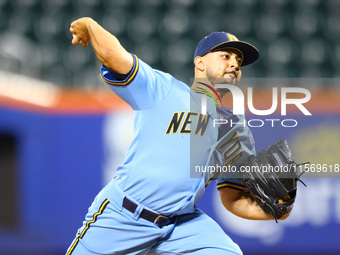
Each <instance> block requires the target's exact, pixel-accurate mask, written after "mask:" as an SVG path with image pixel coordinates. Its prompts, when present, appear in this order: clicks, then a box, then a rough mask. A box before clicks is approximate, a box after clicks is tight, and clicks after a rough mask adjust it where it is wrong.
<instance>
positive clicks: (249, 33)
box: [0, 0, 340, 255]
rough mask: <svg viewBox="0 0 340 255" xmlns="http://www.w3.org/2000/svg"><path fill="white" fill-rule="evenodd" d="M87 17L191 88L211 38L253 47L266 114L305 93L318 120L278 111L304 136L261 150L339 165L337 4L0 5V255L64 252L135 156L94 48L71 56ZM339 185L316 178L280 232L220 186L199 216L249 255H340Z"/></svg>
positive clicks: (180, 0)
mask: <svg viewBox="0 0 340 255" xmlns="http://www.w3.org/2000/svg"><path fill="white" fill-rule="evenodd" d="M83 16H90V17H92V18H94V19H95V20H97V21H98V23H100V24H101V25H103V26H104V27H105V28H106V29H107V30H109V31H110V32H111V33H113V34H115V35H116V36H117V37H118V38H119V40H120V41H121V43H122V44H123V45H124V46H125V48H126V49H127V50H128V51H130V52H133V53H135V54H137V56H139V58H141V59H143V60H144V61H145V62H147V63H148V64H150V65H151V66H153V67H154V68H157V69H160V70H164V71H167V72H169V73H171V74H172V75H174V76H175V77H176V78H178V79H180V80H183V81H185V82H187V83H188V84H189V83H190V80H191V79H192V77H193V65H192V56H193V53H194V50H195V47H196V44H197V43H198V41H199V40H200V39H201V38H202V37H203V36H205V35H207V34H209V33H210V32H211V31H218V30H219V31H228V32H231V33H234V34H235V35H236V36H237V37H238V38H239V39H240V40H244V41H248V42H250V43H252V44H253V45H255V46H256V47H257V48H258V49H259V51H260V59H259V61H258V62H257V63H255V64H254V65H251V66H249V67H245V68H244V72H243V77H244V79H242V81H241V83H242V84H241V85H242V86H243V87H247V86H256V92H255V96H254V101H255V106H261V107H263V105H264V107H265V108H261V109H267V108H268V107H270V102H271V94H270V93H271V90H270V89H271V87H273V86H277V87H279V86H296V87H304V88H307V89H310V90H311V92H312V99H311V100H310V102H309V103H308V104H306V107H307V109H308V110H310V111H311V112H312V114H313V115H312V116H304V115H302V113H301V112H299V111H297V109H292V110H289V112H288V113H289V114H288V116H281V115H280V114H279V113H278V112H276V113H275V114H273V116H271V118H273V119H275V118H277V119H282V118H290V119H291V118H293V119H296V120H297V121H298V122H299V125H298V126H297V127H296V128H283V127H280V126H277V127H275V128H271V127H270V126H268V125H267V126H265V127H263V128H254V129H253V133H254V137H255V140H256V142H257V145H256V148H257V149H258V150H259V149H262V148H265V147H266V146H267V145H268V144H272V143H274V142H275V141H276V140H278V139H281V138H287V139H288V141H289V142H290V144H291V145H292V147H293V149H294V152H295V154H296V157H297V158H298V159H300V160H301V161H302V162H303V161H311V162H312V163H314V164H327V165H333V166H334V165H335V164H339V163H340V161H339V158H340V147H339V144H340V131H339V130H340V107H339V104H338V102H339V101H340V90H339V88H340V87H339V85H338V83H339V78H340V77H339V76H340V69H339V68H340V44H339V41H340V40H339V39H340V26H339V24H340V1H338V0H295V1H294V0H262V1H260V0H237V1H236V0H232V1H226V0H209V1H208V0H197V1H195V0H135V1H133V0H100V1H94V0H82V1H81V0H0V206H1V209H0V255H19V254H20V255H33V254H34V255H57V254H64V253H65V250H66V249H67V247H68V245H69V244H70V243H71V241H72V240H73V238H74V236H75V232H76V229H77V228H78V227H79V226H80V225H81V224H82V220H83V218H84V216H85V213H86V212H87V208H88V206H89V205H90V204H91V202H92V200H93V198H94V196H95V195H96V194H97V193H98V191H99V190H100V189H101V188H102V187H103V185H105V183H107V182H108V181H109V180H110V178H112V176H113V175H114V169H115V166H116V165H117V164H119V163H121V162H122V160H123V158H124V155H125V152H126V150H127V147H128V145H129V141H130V139H131V136H132V118H131V116H132V112H131V110H130V109H129V107H128V106H127V105H126V104H125V103H124V102H122V101H121V100H119V98H117V97H116V96H115V95H114V94H113V93H111V91H110V90H109V89H108V88H107V87H106V85H104V83H103V82H102V80H101V79H100V78H99V73H98V70H99V66H100V65H99V62H98V61H97V60H96V58H95V56H94V54H93V52H92V50H91V49H83V48H82V47H81V46H72V44H71V34H70V32H69V25H70V23H71V22H72V21H73V20H75V19H77V18H79V17H83ZM267 102H268V104H267ZM266 107H267V108H266ZM250 117H251V116H250ZM253 118H256V119H264V118H262V117H261V116H260V117H259V116H256V117H254V116H253ZM127 127H131V128H130V129H127ZM338 176H339V173H333V174H328V175H326V174H325V175H322V176H321V177H323V178H306V179H307V180H306V181H305V182H306V183H307V185H308V187H307V188H303V187H302V186H299V187H300V189H299V196H298V201H297V204H296V207H295V209H294V211H293V213H292V216H291V217H290V218H289V220H287V221H285V222H280V223H279V224H276V223H275V222H251V221H246V220H242V219H238V218H235V217H233V216H232V215H230V214H228V213H227V212H226V211H225V210H224V209H223V208H221V203H220V202H219V201H218V199H216V197H218V196H217V194H216V193H217V192H216V188H215V185H210V186H209V187H208V189H207V192H206V194H205V196H204V197H203V198H202V199H201V200H200V201H199V206H200V207H201V208H202V209H203V210H204V211H206V212H207V213H208V214H209V215H210V216H211V217H213V218H214V219H215V220H216V221H218V222H219V223H220V225H221V226H222V227H223V228H224V229H225V231H226V233H228V234H229V235H230V236H231V237H232V238H233V239H234V240H235V241H236V242H237V243H238V244H239V245H240V246H241V247H242V249H243V250H244V252H245V254H340V243H339V241H338V235H339V233H340V195H339V194H340V181H339V180H340V179H339V178H336V177H338ZM307 177H308V175H307ZM310 177H313V176H310ZM317 177H320V176H317ZM324 177H328V178H324Z"/></svg>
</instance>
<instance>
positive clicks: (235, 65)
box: [230, 54, 240, 71]
mask: <svg viewBox="0 0 340 255" xmlns="http://www.w3.org/2000/svg"><path fill="white" fill-rule="evenodd" d="M230 67H233V68H235V69H236V70H237V71H238V70H240V63H239V62H238V56H237V55H236V54H233V55H232V56H231V58H230Z"/></svg>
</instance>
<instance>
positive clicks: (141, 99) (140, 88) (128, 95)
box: [100, 54, 173, 110]
mask: <svg viewBox="0 0 340 255" xmlns="http://www.w3.org/2000/svg"><path fill="white" fill-rule="evenodd" d="M132 56H133V67H132V69H131V71H130V72H129V74H128V76H127V77H125V79H124V80H117V79H116V78H115V77H113V76H112V75H111V74H110V70H109V69H108V68H107V67H106V66H104V65H102V66H101V68H100V76H101V78H102V79H103V80H104V81H105V82H106V83H107V84H108V85H109V87H110V88H111V90H112V91H114V92H115V93H116V94H117V95H118V96H119V97H120V98H122V99H123V100H124V101H125V102H127V103H128V104H129V105H130V106H131V107H132V109H133V110H143V109H147V108H151V107H153V106H155V105H156V104H158V103H159V102H161V101H162V100H163V99H164V98H165V97H166V95H167V94H168V92H169V90H170V88H171V85H172V81H173V77H172V76H171V75H170V74H167V73H164V72H161V71H158V70H155V69H153V68H151V67H150V66H149V65H148V64H146V63H144V62H143V61H142V60H140V59H138V57H137V56H136V55H134V54H132Z"/></svg>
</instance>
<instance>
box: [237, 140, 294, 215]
mask: <svg viewBox="0 0 340 255" xmlns="http://www.w3.org/2000/svg"><path fill="white" fill-rule="evenodd" d="M297 167H298V165H297V164H296V163H295V161H294V158H293V156H292V153H291V151H290V149H289V146H288V143H287V141H286V140H285V139H284V140H280V141H278V142H277V143H275V144H274V145H271V146H269V147H268V149H267V151H265V150H261V151H259V152H258V154H257V157H255V156H250V157H249V158H248V162H247V167H246V168H245V171H241V172H240V175H241V179H242V181H243V183H244V185H245V186H246V187H247V188H248V190H249V192H250V193H251V194H252V195H253V197H254V198H255V200H256V202H257V204H258V205H259V206H260V207H261V208H262V210H263V211H264V212H265V213H267V214H269V215H271V216H272V217H273V218H275V220H276V221H277V220H278V219H280V218H282V216H283V215H285V214H287V213H289V212H290V211H291V210H292V208H293V205H294V202H295V198H296V193H297V181H300V179H299V175H298V172H297ZM282 201H283V202H282Z"/></svg>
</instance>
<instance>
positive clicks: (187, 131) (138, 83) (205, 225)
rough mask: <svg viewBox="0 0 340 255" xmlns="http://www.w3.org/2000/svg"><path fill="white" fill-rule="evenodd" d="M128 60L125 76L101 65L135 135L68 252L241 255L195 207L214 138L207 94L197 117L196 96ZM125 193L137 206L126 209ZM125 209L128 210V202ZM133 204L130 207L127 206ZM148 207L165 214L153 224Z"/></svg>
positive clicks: (87, 254) (168, 77)
mask: <svg viewBox="0 0 340 255" xmlns="http://www.w3.org/2000/svg"><path fill="white" fill-rule="evenodd" d="M133 57H134V65H133V68H132V70H131V71H130V73H129V75H128V76H127V77H126V78H125V79H124V80H120V81H118V80H116V79H115V78H114V77H113V76H112V75H111V73H112V72H111V70H109V69H107V68H106V67H105V66H102V68H101V76H102V78H103V79H104V80H105V82H107V83H108V84H110V85H112V86H110V88H111V89H112V90H113V91H114V92H115V93H116V94H117V95H118V96H119V97H121V98H122V99H123V100H124V101H126V102H127V103H128V104H129V105H130V106H131V107H132V109H133V110H134V137H133V141H132V143H131V145H130V147H129V149H128V152H127V155H126V159H125V161H124V163H123V164H122V165H120V166H118V168H117V177H115V178H114V179H113V180H112V181H111V182H110V183H109V184H108V185H106V187H104V189H103V190H102V191H101V192H100V193H99V194H98V195H97V197H96V198H95V200H94V202H93V204H92V205H91V207H90V208H89V212H88V214H87V215H86V218H85V221H84V223H83V226H82V227H81V228H80V229H79V230H78V233H77V236H76V238H75V240H74V241H73V243H72V244H71V246H70V247H69V249H68V252H67V255H71V254H72V255H90V254H194V255H195V254H196V255H203V254H204V255H206V254H214V255H220V254H221V255H222V254H223V255H224V254H234V255H236V254H242V252H241V250H240V248H239V247H238V245H237V244H235V243H234V242H233V241H232V240H231V239H230V238H229V237H228V236H227V235H226V234H225V233H224V232H223V230H222V229H221V227H220V226H218V224H217V223H216V222H215V221H213V220H212V219H211V218H210V217H209V216H207V215H206V214H204V213H203V212H202V211H200V210H199V209H198V208H196V207H195V202H196V201H197V200H198V199H199V198H200V197H201V196H202V194H203V192H204V189H205V185H206V184H207V181H208V180H207V179H206V178H205V177H204V174H203V173H198V174H196V175H194V176H192V175H191V174H192V173H193V172H194V171H195V168H196V166H205V165H206V163H207V160H208V156H209V153H210V149H211V147H212V146H213V145H214V144H216V142H217V139H218V129H217V128H216V127H214V126H213V120H214V119H216V118H217V117H218V116H217V111H216V106H215V103H214V101H213V99H212V98H208V99H207V112H208V113H209V114H205V115H202V114H201V98H202V97H201V94H198V93H196V92H195V91H193V90H192V89H190V87H189V86H187V85H186V84H184V83H182V82H180V81H178V80H177V79H175V78H174V77H172V76H171V75H169V74H167V73H164V72H161V71H158V70H155V69H152V68H151V67H150V66H148V65H147V64H145V63H144V62H143V61H141V60H139V59H138V58H137V57H136V56H133ZM126 198H128V200H129V201H132V203H133V204H135V205H136V207H135V208H133V210H129V209H127V208H128V207H127V206H126V204H125V205H124V203H125V202H126ZM129 203H130V207H131V202H129ZM132 207H133V206H132ZM145 210H147V211H148V212H150V211H151V212H154V213H156V214H161V215H165V216H168V217H171V219H174V220H171V221H170V222H169V224H165V225H164V226H159V225H157V224H155V223H156V222H151V221H149V220H146V219H145V217H144V218H143V217H142V216H141V215H142V214H143V212H145Z"/></svg>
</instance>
